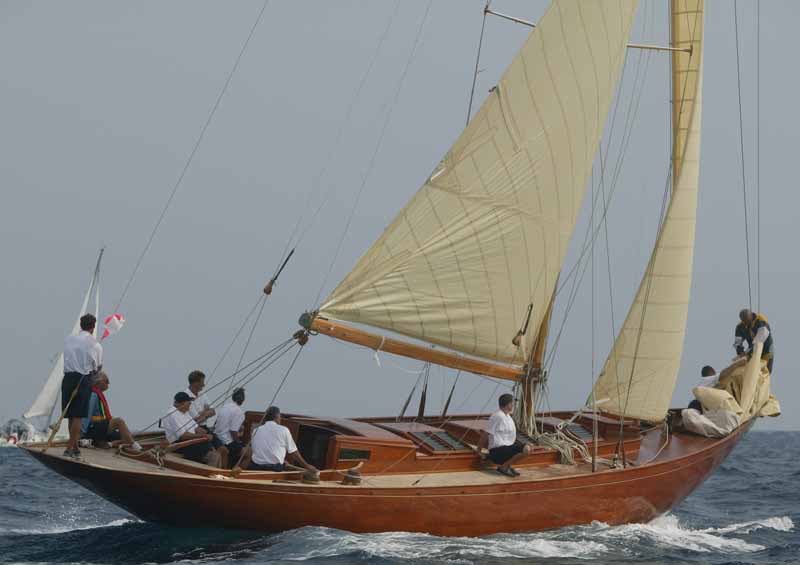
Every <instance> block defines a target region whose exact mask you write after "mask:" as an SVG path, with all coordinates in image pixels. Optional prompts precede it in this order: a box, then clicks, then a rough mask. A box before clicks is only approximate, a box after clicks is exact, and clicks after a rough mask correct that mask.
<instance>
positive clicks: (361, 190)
mask: <svg viewBox="0 0 800 565" xmlns="http://www.w3.org/2000/svg"><path fill="white" fill-rule="evenodd" d="M432 4H433V0H428V5H427V7H426V8H425V14H424V15H423V17H422V20H421V21H420V24H419V27H418V28H417V34H416V36H415V37H414V43H413V45H412V47H411V52H410V53H409V56H408V60H407V61H406V64H405V67H404V68H403V72H402V74H401V75H400V80H399V81H398V83H397V88H396V89H395V92H394V96H393V98H392V101H391V103H390V105H389V111H388V112H387V113H386V118H385V119H384V121H383V126H382V128H381V132H380V134H379V136H378V142H377V144H376V145H375V150H374V151H373V153H372V157H371V158H370V160H369V163H368V165H367V170H366V171H365V174H364V176H363V177H362V179H361V185H360V186H359V188H358V192H357V193H356V198H355V200H354V202H353V206H352V208H351V210H350V213H349V215H348V217H347V222H346V223H345V227H344V230H343V231H342V235H341V237H340V238H339V243H338V244H337V246H336V251H335V252H334V254H333V258H332V259H331V264H330V267H329V268H328V272H327V273H326V274H325V277H324V278H323V279H322V284H321V285H320V287H319V291H318V292H317V296H316V298H315V299H314V305H315V306H317V305H318V304H319V300H320V297H321V296H322V291H323V290H324V289H325V285H326V284H327V282H328V278H329V277H330V275H331V273H332V272H333V267H334V265H335V264H336V260H337V259H338V258H339V253H340V252H341V250H342V245H343V244H344V240H345V237H346V236H347V232H348V231H349V229H350V224H351V223H352V222H353V217H354V216H355V212H356V209H357V208H358V203H359V201H360V200H361V195H362V194H363V193H364V187H366V185H367V181H368V180H369V177H370V175H371V173H372V170H373V169H374V167H375V161H376V159H377V157H378V153H380V150H381V146H382V145H383V140H384V137H385V136H386V131H387V129H388V126H389V122H390V121H391V118H392V114H393V113H394V109H395V107H396V106H397V100H398V98H399V97H400V92H401V91H402V89H403V83H404V82H405V79H406V75H408V71H409V69H410V68H411V63H412V62H413V61H414V57H415V55H416V54H417V48H418V47H419V43H420V39H421V38H422V30H423V29H424V28H425V23H426V22H427V21H428V15H429V14H430V11H431V5H432Z"/></svg>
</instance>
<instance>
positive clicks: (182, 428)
mask: <svg viewBox="0 0 800 565" xmlns="http://www.w3.org/2000/svg"><path fill="white" fill-rule="evenodd" d="M174 400H175V402H174V404H173V407H174V410H170V412H169V413H168V414H167V415H166V416H164V417H163V418H162V419H161V427H162V428H164V432H165V434H166V436H167V441H169V442H170V443H177V442H179V441H188V440H191V439H205V440H206V441H203V442H199V443H195V444H192V445H187V446H184V447H181V448H179V449H176V450H175V451H176V452H177V453H180V454H182V455H183V456H184V457H186V459H189V460H191V461H197V462H199V463H206V464H207V465H210V466H211V467H219V466H220V464H221V463H222V461H221V459H222V457H223V455H225V454H224V453H221V451H220V450H216V449H214V447H213V446H212V445H211V434H209V433H208V432H206V431H205V430H204V429H202V428H199V427H198V425H197V422H195V420H194V418H192V416H191V415H190V414H189V407H190V406H191V404H192V398H191V397H190V396H189V395H188V394H186V393H185V392H183V391H181V392H179V393H177V394H176V395H175V398H174ZM221 449H225V448H221Z"/></svg>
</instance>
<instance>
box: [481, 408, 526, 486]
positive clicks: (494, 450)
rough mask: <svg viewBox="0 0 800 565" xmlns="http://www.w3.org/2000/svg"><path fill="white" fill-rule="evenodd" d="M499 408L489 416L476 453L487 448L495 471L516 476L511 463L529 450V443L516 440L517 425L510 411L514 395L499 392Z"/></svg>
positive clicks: (517, 472) (511, 410)
mask: <svg viewBox="0 0 800 565" xmlns="http://www.w3.org/2000/svg"><path fill="white" fill-rule="evenodd" d="M498 404H499V405H500V409H499V410H498V411H497V412H495V413H494V414H492V415H491V416H490V417H489V423H488V424H487V425H486V431H485V432H482V433H481V439H480V443H479V445H478V453H480V450H481V449H482V448H484V447H486V448H488V449H489V459H491V460H492V461H493V462H494V463H495V464H496V465H498V467H497V472H498V473H501V474H503V475H506V476H507V477H518V476H519V475H520V473H519V471H517V470H516V469H514V467H512V466H511V465H512V464H513V463H515V462H517V461H518V460H519V459H521V458H522V456H523V455H525V454H528V453H530V452H531V446H530V444H525V445H522V444H521V443H520V442H518V441H517V426H516V424H514V419H513V418H512V417H511V413H512V412H513V411H514V397H513V396H512V395H510V394H501V395H500V398H499V399H498Z"/></svg>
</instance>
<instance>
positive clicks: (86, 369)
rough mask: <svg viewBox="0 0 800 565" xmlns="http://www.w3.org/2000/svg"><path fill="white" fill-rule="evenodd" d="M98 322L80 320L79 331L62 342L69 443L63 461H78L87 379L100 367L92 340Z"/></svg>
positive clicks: (88, 316) (99, 356)
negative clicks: (73, 459)
mask: <svg viewBox="0 0 800 565" xmlns="http://www.w3.org/2000/svg"><path fill="white" fill-rule="evenodd" d="M96 323H97V319H96V318H95V317H94V316H92V315H91V314H84V315H83V316H81V319H80V326H81V331H80V333H78V334H77V335H71V336H68V337H67V339H66V340H65V341H64V379H63V380H62V381H61V409H62V411H63V410H66V413H65V414H64V417H65V418H67V419H68V420H69V442H68V443H67V449H65V450H64V456H65V457H75V458H77V457H80V454H81V452H80V450H79V449H78V441H79V440H80V438H81V423H82V420H83V418H85V417H86V416H87V414H88V411H89V395H90V393H91V382H90V376H91V375H92V374H93V373H96V372H97V371H99V370H100V368H101V367H102V362H103V347H102V346H101V345H100V344H99V343H98V342H97V340H96V339H95V338H94V335H93V334H94V328H95V325H96Z"/></svg>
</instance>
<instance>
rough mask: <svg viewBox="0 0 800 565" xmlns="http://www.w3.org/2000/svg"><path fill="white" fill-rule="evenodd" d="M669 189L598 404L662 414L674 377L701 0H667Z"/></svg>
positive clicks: (696, 144)
mask: <svg viewBox="0 0 800 565" xmlns="http://www.w3.org/2000/svg"><path fill="white" fill-rule="evenodd" d="M671 10H672V41H673V46H674V47H683V48H686V47H691V49H692V51H691V53H684V52H673V54H672V100H673V102H672V103H673V108H672V114H673V117H672V128H673V146H672V147H673V148H672V155H673V176H672V181H673V184H672V194H671V198H670V201H669V204H668V207H667V211H666V215H665V217H664V221H663V223H662V225H661V229H660V231H659V233H658V237H657V239H656V246H655V249H653V254H652V256H651V258H650V262H649V263H648V265H647V269H646V270H645V274H644V277H643V279H642V282H641V284H640V285H639V290H638V292H637V293H636V298H635V300H634V302H633V304H632V305H631V308H630V310H629V311H628V316H627V318H626V319H625V324H624V325H623V327H622V329H621V331H620V333H619V336H618V337H617V340H616V342H615V343H614V347H613V349H612V350H611V353H610V355H609V357H608V359H607V360H606V364H605V367H604V368H603V372H602V373H601V375H600V378H599V379H598V380H597V383H596V384H595V387H594V394H595V398H598V399H604V398H608V399H610V400H609V401H608V402H607V403H605V404H603V410H605V411H608V412H611V413H613V414H620V415H621V414H624V415H625V416H629V417H632V418H641V419H643V420H650V421H658V420H661V419H663V418H664V416H665V415H666V413H667V410H668V408H669V402H670V400H671V399H672V393H673V391H674V390H675V383H676V381H677V378H678V369H679V367H680V361H681V354H682V352H683V340H684V335H685V333H686V318H687V313H688V309H689V292H690V289H691V285H692V259H693V255H694V232H695V219H696V215H697V190H698V178H699V172H700V114H701V97H702V83H703V74H702V70H703V69H702V66H703V0H673V2H672V8H671Z"/></svg>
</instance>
